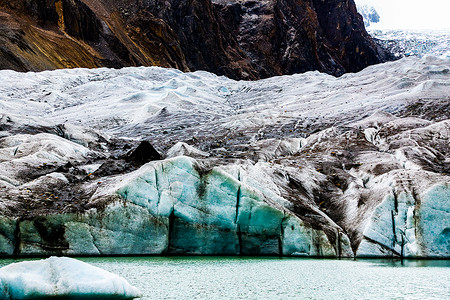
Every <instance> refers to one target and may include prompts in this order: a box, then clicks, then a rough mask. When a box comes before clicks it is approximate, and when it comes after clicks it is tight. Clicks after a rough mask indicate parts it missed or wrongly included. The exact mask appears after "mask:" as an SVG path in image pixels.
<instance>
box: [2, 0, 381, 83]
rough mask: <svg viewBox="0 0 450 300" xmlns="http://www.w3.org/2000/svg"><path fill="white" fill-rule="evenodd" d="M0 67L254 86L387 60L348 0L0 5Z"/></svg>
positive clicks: (88, 0)
mask: <svg viewBox="0 0 450 300" xmlns="http://www.w3.org/2000/svg"><path fill="white" fill-rule="evenodd" d="M0 41H1V43H0V45H1V46H0V58H1V59H0V68H1V69H13V70H17V71H42V70H49V69H57V68H75V67H87V68H94V67H102V66H103V67H114V68H120V67H126V66H161V67H172V68H177V69H179V70H182V71H189V70H190V71H195V70H206V71H210V72H213V73H215V74H218V75H226V76H228V77H230V78H234V79H259V78H266V77H270V76H275V75H283V74H294V73H299V72H305V71H310V70H319V71H321V72H326V73H329V74H333V75H337V76H340V75H342V74H343V73H345V72H356V71H359V70H361V69H363V68H365V67H367V66H369V65H372V64H376V63H380V62H383V61H386V60H387V59H389V58H390V55H389V54H388V53H387V52H386V51H384V50H382V49H381V48H380V47H379V46H378V45H377V44H376V43H374V41H373V40H372V39H371V37H370V36H369V34H368V33H367V32H366V31H365V29H364V25H363V20H362V18H361V16H360V15H359V14H358V13H357V11H356V6H355V4H354V2H353V0H352V1H337V0H335V1H318V0H309V1H293V0H267V1H251V0H245V1H244V0H235V1H230V0H227V1H224V0H214V1H211V0H195V1H175V0H170V1H164V2H162V1H138V0H132V1H121V0H101V1H97V0H95V1H93V0H58V1H55V0H40V1H31V2H30V1H25V0H13V1H0Z"/></svg>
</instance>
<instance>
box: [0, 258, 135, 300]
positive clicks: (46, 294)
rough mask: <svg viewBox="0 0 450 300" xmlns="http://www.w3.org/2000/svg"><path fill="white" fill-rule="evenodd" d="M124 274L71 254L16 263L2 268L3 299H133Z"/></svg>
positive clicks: (0, 292)
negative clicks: (120, 274) (121, 275)
mask: <svg viewBox="0 0 450 300" xmlns="http://www.w3.org/2000/svg"><path fill="white" fill-rule="evenodd" d="M140 296H141V292H140V291H139V290H138V289H137V288H136V287H134V286H132V285H130V284H129V283H128V282H127V281H126V280H125V279H124V278H123V277H120V276H118V275H116V274H113V273H110V272H108V271H105V270H103V269H100V268H98V267H95V266H92V265H89V264H87V263H84V262H81V261H79V260H76V259H73V258H68V257H50V258H48V259H45V260H39V261H26V262H20V263H13V264H10V265H8V266H6V267H3V268H1V269H0V299H5V300H10V299H11V300H12V299H41V298H58V299H64V298H66V299H86V298H88V299H96V298H101V299H133V298H138V297H140Z"/></svg>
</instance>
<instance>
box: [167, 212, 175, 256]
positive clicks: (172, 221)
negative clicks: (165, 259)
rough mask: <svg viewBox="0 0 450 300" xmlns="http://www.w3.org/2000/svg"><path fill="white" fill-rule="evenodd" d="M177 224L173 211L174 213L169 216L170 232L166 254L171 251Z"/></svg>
mask: <svg viewBox="0 0 450 300" xmlns="http://www.w3.org/2000/svg"><path fill="white" fill-rule="evenodd" d="M174 223H175V210H174V209H172V212H171V213H170V216H169V230H168V234H167V250H166V253H167V252H169V251H170V244H171V240H172V239H173V228H174Z"/></svg>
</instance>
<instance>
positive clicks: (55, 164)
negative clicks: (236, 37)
mask: <svg viewBox="0 0 450 300" xmlns="http://www.w3.org/2000/svg"><path fill="white" fill-rule="evenodd" d="M449 69H450V63H449V61H448V60H445V59H438V58H435V57H430V56H427V57H424V58H421V59H419V58H412V57H411V58H405V59H401V60H399V61H396V62H390V63H385V64H380V65H376V66H372V67H369V68H366V69H365V70H363V71H361V72H359V73H356V74H346V75H344V76H342V77H340V78H335V77H332V76H329V75H326V74H321V73H318V72H308V73H304V74H298V75H292V76H282V77H273V78H269V79H265V80H260V81H255V82H246V81H234V80H230V79H228V78H225V77H218V76H215V75H213V74H210V73H207V72H201V71H199V72H194V73H182V72H180V71H177V70H172V69H162V68H155V67H150V68H144V67H142V68H125V69H121V70H113V69H94V70H87V69H75V70H59V71H51V72H41V73H16V72H12V71H0V126H1V129H2V130H1V131H0V166H1V169H0V189H1V191H2V193H1V196H0V218H2V222H1V223H0V253H2V254H5V255H11V254H13V253H14V254H18V255H29V254H43V253H45V254H55V253H56V254H80V253H82V254H142V253H154V254H158V253H208V254H283V255H319V256H352V255H360V256H392V255H394V256H409V257H448V256H449V253H450V249H449V247H450V245H449V242H448V231H449V228H450V221H449V218H448V216H449V213H450V211H449V210H450V207H449V205H448V203H449V202H450V199H449V197H450V195H449V193H450V191H449V182H450V177H449V176H448V174H449V159H448V157H450V150H449V147H448V145H449V143H450V123H449V120H448V116H449V107H450V89H449V87H450V81H449V78H450V74H449ZM144 140H147V141H149V142H150V143H151V145H152V146H153V147H154V148H155V149H156V150H157V151H158V152H159V153H161V154H162V156H163V157H165V156H166V155H167V159H165V160H158V159H159V155H158V154H157V153H156V152H155V149H153V148H152V146H150V144H148V143H141V141H144ZM138 145H140V146H139V147H137V146H138ZM172 147H173V148H172ZM179 155H185V156H179ZM186 156H190V157H186ZM155 159H156V160H158V161H152V160H155ZM130 220H133V222H130Z"/></svg>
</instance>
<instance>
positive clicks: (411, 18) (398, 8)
mask: <svg viewBox="0 0 450 300" xmlns="http://www.w3.org/2000/svg"><path fill="white" fill-rule="evenodd" d="M355 2H356V3H361V4H364V3H367V4H369V5H371V6H373V7H375V9H376V10H377V11H378V14H379V15H380V24H374V26H373V27H374V28H375V27H377V28H378V27H382V28H389V29H450V0H426V1H424V0H409V1H408V0H355ZM371 28H372V27H371Z"/></svg>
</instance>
